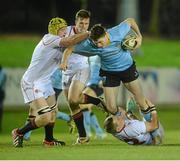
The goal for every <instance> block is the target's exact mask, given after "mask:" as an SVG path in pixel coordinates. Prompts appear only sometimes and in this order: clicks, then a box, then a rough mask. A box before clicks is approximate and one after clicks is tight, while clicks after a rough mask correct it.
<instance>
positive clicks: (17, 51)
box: [0, 35, 180, 67]
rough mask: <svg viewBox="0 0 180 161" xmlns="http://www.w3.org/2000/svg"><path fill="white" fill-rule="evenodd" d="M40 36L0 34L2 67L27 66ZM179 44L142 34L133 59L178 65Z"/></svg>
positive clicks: (142, 62)
mask: <svg viewBox="0 0 180 161" xmlns="http://www.w3.org/2000/svg"><path fill="white" fill-rule="evenodd" d="M41 36H43V35H41ZM41 36H39V35H0V58H1V59H0V64H1V65H2V66H4V67H27V66H28V65H29V62H30V60H31V56H32V53H33V50H34V48H35V46H36V45H37V43H38V42H39V41H40V39H41ZM179 44H180V40H170V39H160V38H149V37H145V36H144V37H143V43H142V46H141V49H140V54H139V55H135V57H134V59H135V60H136V63H137V66H138V67H141V66H154V67H180V54H179V51H180V45H179ZM172 58H173V59H172ZM170 60H172V61H170Z"/></svg>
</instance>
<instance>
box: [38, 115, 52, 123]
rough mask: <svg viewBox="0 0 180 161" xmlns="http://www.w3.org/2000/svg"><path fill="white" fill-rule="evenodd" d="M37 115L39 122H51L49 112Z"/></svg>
mask: <svg viewBox="0 0 180 161" xmlns="http://www.w3.org/2000/svg"><path fill="white" fill-rule="evenodd" d="M39 117H40V120H41V123H42V124H43V125H47V124H49V123H50V122H51V113H50V112H47V113H44V114H42V115H39Z"/></svg>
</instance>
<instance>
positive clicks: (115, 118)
mask: <svg viewBox="0 0 180 161" xmlns="http://www.w3.org/2000/svg"><path fill="white" fill-rule="evenodd" d="M113 123H114V124H115V125H116V131H117V132H120V131H121V130H122V128H123V126H124V119H123V117H122V116H113Z"/></svg>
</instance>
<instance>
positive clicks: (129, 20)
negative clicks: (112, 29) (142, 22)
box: [124, 18, 142, 49]
mask: <svg viewBox="0 0 180 161" xmlns="http://www.w3.org/2000/svg"><path fill="white" fill-rule="evenodd" d="M124 22H126V23H128V24H129V26H131V28H132V29H133V30H134V31H135V32H136V34H137V38H136V41H137V45H136V47H135V49H136V48H138V47H140V46H141V43H142V35H141V32H140V30H139V27H138V25H137V23H136V21H135V20H134V19H133V18H127V19H126V20H125V21H124Z"/></svg>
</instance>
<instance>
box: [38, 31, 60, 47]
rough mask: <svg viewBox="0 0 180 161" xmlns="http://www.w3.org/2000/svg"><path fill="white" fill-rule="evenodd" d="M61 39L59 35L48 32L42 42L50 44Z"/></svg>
mask: <svg viewBox="0 0 180 161" xmlns="http://www.w3.org/2000/svg"><path fill="white" fill-rule="evenodd" d="M60 40H61V38H60V37H59V36H57V35H52V34H46V35H44V37H43V38H42V42H43V44H44V45H50V44H52V43H54V42H55V41H60Z"/></svg>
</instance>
